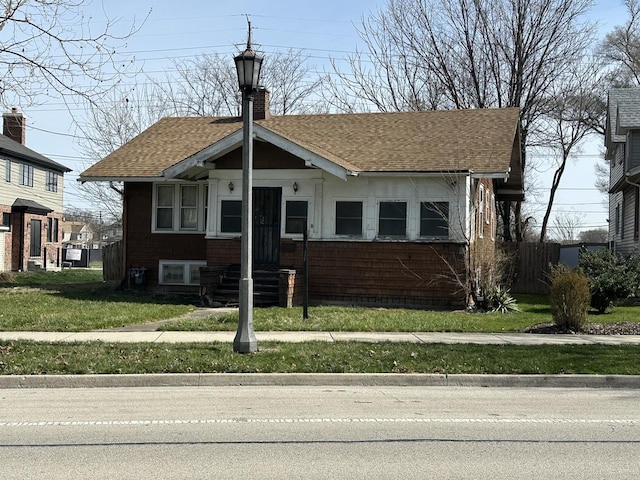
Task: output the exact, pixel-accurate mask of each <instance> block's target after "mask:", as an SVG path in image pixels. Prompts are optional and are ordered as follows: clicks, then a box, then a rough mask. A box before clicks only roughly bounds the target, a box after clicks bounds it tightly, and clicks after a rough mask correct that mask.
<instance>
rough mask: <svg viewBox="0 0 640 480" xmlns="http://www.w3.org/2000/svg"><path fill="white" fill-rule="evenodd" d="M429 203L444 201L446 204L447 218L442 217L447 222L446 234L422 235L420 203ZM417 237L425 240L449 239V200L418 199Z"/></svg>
mask: <svg viewBox="0 0 640 480" xmlns="http://www.w3.org/2000/svg"><path fill="white" fill-rule="evenodd" d="M423 203H430V204H438V203H445V204H446V205H447V218H443V220H444V221H445V223H446V224H447V234H446V235H423V234H422V204H423ZM417 233H418V238H421V239H425V240H449V239H450V238H451V201H450V200H448V199H429V200H420V201H419V202H418V232H417Z"/></svg>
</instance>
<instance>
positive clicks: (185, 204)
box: [180, 185, 198, 230]
mask: <svg viewBox="0 0 640 480" xmlns="http://www.w3.org/2000/svg"><path fill="white" fill-rule="evenodd" d="M197 228H198V185H181V186H180V230H196V229H197Z"/></svg>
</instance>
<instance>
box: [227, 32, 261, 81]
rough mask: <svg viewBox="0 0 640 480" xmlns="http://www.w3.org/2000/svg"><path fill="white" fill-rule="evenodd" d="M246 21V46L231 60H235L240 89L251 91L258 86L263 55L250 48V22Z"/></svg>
mask: <svg viewBox="0 0 640 480" xmlns="http://www.w3.org/2000/svg"><path fill="white" fill-rule="evenodd" d="M247 23H248V24H249V34H248V37H247V48H246V49H245V51H244V52H242V53H241V54H240V55H238V56H236V57H234V58H233V60H234V61H235V62H236V70H237V73H238V86H239V87H240V90H242V91H244V92H247V93H252V92H254V91H255V90H256V88H258V81H259V79H260V69H261V67H262V60H263V57H261V56H260V55H257V54H256V53H255V52H254V51H253V50H252V49H251V22H247Z"/></svg>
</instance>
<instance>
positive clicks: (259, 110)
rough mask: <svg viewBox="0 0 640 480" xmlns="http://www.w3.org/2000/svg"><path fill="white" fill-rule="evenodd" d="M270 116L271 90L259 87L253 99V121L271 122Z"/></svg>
mask: <svg viewBox="0 0 640 480" xmlns="http://www.w3.org/2000/svg"><path fill="white" fill-rule="evenodd" d="M270 116H271V113H270V112H269V90H267V89H266V88H264V87H258V90H257V91H256V93H255V95H254V97H253V119H254V120H269V117H270Z"/></svg>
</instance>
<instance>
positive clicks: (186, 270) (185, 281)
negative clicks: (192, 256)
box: [158, 260, 207, 286]
mask: <svg viewBox="0 0 640 480" xmlns="http://www.w3.org/2000/svg"><path fill="white" fill-rule="evenodd" d="M176 266H181V267H182V281H181V282H177V281H176V282H165V281H164V273H165V269H166V268H167V267H176ZM206 266H207V262H206V261H205V260H160V261H159V262H158V285H184V286H198V285H200V282H199V281H198V282H197V283H193V282H191V268H192V267H198V268H200V267H206Z"/></svg>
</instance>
